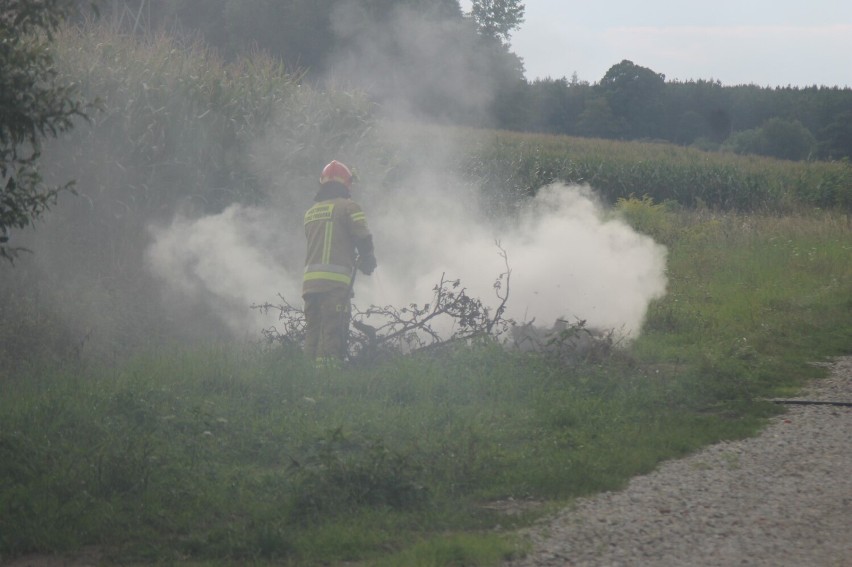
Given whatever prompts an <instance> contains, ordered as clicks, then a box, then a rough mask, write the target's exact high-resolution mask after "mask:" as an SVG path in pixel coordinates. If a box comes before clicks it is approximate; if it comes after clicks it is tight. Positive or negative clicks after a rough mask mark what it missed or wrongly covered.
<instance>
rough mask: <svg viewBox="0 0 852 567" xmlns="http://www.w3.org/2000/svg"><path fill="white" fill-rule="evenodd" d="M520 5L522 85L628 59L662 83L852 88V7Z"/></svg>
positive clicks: (720, 1) (742, 2) (826, 1)
mask: <svg viewBox="0 0 852 567" xmlns="http://www.w3.org/2000/svg"><path fill="white" fill-rule="evenodd" d="M524 3H525V5H526V17H525V22H524V24H523V25H522V27H521V29H520V30H518V31H516V32H515V33H514V35H513V36H512V50H513V51H514V52H515V53H517V54H518V55H519V56H521V57H522V58H523V59H524V66H525V68H526V76H527V79H529V80H533V79H535V78H538V77H548V76H549V77H552V78H559V77H563V76H565V77H568V78H570V77H571V75H572V74H573V73H575V72H576V73H577V76H578V78H579V79H580V80H583V81H588V82H590V83H595V82H598V81H600V79H601V78H602V77H603V76H604V74H605V73H606V71H607V69H609V68H610V67H611V66H613V65H615V64H617V63H619V62H620V61H622V60H623V59H629V60H630V61H633V63H635V64H637V65H641V66H642V67H648V68H650V69H652V70H654V71H655V72H657V73H663V74H664V75H665V76H666V79H667V80H674V79H679V80H690V79H715V80H719V81H721V82H722V84H723V85H737V84H756V85H760V86H787V85H793V86H810V85H814V84H816V85H828V86H840V87H845V86H848V87H852V0H810V1H808V0H706V1H704V2H691V1H689V0H645V1H643V2H639V1H637V0H599V1H598V2H589V1H588V0H526V1H525V2H524ZM470 4H471V3H470V1H469V0H461V5H462V9H464V10H465V11H469V10H470Z"/></svg>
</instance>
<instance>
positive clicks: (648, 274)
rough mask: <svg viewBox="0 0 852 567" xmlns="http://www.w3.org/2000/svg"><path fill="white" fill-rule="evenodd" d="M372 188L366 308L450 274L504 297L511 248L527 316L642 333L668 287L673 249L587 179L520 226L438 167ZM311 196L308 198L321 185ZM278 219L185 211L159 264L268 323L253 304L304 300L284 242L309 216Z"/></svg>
mask: <svg viewBox="0 0 852 567" xmlns="http://www.w3.org/2000/svg"><path fill="white" fill-rule="evenodd" d="M363 191H364V194H361V195H360V196H359V195H358V193H357V191H356V195H355V198H356V200H359V201H361V202H362V203H367V204H369V205H367V204H365V209H366V212H367V215H368V221H369V224H370V226H371V230H372V231H373V234H374V240H375V244H376V252H377V256H378V260H379V267H378V269H377V270H376V272H375V273H374V274H373V276H372V277H369V278H368V277H365V276H359V277H358V279H357V281H356V287H355V292H356V297H355V300H354V301H355V304H356V305H358V306H360V307H362V308H364V307H367V306H368V305H395V306H405V305H408V304H410V303H418V304H423V303H428V302H429V301H431V299H432V289H433V288H434V286H435V285H436V284H437V283H438V282H439V281H440V279H441V278H442V276H443V277H446V278H448V279H460V280H461V282H462V284H463V285H464V286H465V287H466V288H467V290H468V294H469V295H471V296H474V297H479V298H480V299H483V300H484V301H485V302H486V303H487V304H492V305H496V304H497V303H499V300H498V299H497V298H496V296H495V292H494V289H493V284H494V282H495V280H496V279H497V277H498V276H499V275H500V274H501V273H502V272H504V271H505V270H506V263H505V261H504V259H503V258H502V256H501V253H500V252H501V249H503V250H505V252H506V254H507V256H508V264H509V268H511V270H512V271H511V282H510V283H511V287H510V297H509V302H508V305H507V313H506V315H507V316H508V317H510V318H513V319H515V320H516V321H518V322H530V321H535V323H536V324H537V325H541V326H545V327H550V326H551V325H552V324H553V323H554V322H555V320H556V319H557V318H564V319H567V320H569V321H572V322H573V321H574V320H577V319H582V320H585V321H586V322H587V325H588V326H589V327H593V328H598V329H602V330H611V329H612V330H616V331H617V332H619V333H622V334H624V335H625V336H635V335H636V334H637V333H638V331H639V329H640V327H641V324H642V320H643V318H644V316H645V312H646V310H647V307H648V304H649V302H650V301H651V300H653V299H655V298H658V297H661V296H662V295H663V294H664V293H665V289H666V277H665V263H666V249H665V248H664V247H663V246H661V245H659V244H657V243H655V242H654V241H653V240H652V239H651V238H649V237H647V236H644V235H641V234H638V233H637V232H635V231H634V230H633V229H632V228H631V227H629V226H628V225H627V224H626V223H625V222H623V221H621V220H619V219H618V218H613V217H612V216H611V215H609V214H608V213H607V212H606V211H605V209H604V208H603V207H602V206H601V204H600V203H599V202H598V201H597V199H596V198H595V195H594V193H593V192H592V190H591V189H590V188H589V187H587V186H566V185H559V184H557V185H552V186H549V187H546V188H544V189H542V190H541V191H540V192H539V194H538V196H537V197H536V198H535V199H533V200H531V201H530V202H529V203H527V204H526V205H525V206H524V207H523V208H522V210H521V211H520V212H519V213H518V217H517V218H516V219H514V222H513V223H512V225H509V223H508V222H507V219H506V218H488V217H487V216H486V215H485V214H484V213H482V211H483V207H482V206H480V200H481V195H480V194H478V193H477V192H476V191H474V190H471V189H470V188H469V187H466V186H464V185H463V184H461V183H456V184H453V183H451V182H448V181H447V180H446V179H442V180H440V182H438V180H436V179H435V178H434V177H432V176H429V175H422V176H419V177H416V178H412V179H409V180H408V182H407V183H406V184H403V185H400V186H399V187H398V188H397V189H396V190H395V191H393V192H386V193H384V194H382V195H376V194H373V195H369V193H368V192H369V191H370V188H369V187H364V188H363ZM359 197H360V198H359ZM294 199H295V197H294ZM301 200H302V201H304V203H305V208H307V207H308V206H309V204H310V199H309V196H306V195H303V196H302V197H301ZM277 218H278V215H276V214H273V213H271V212H268V211H262V210H260V209H257V208H250V207H243V206H239V205H234V206H232V207H230V208H228V209H227V210H225V211H224V212H223V213H221V214H219V215H215V216H209V217H204V218H201V219H196V220H189V219H185V218H181V217H178V218H176V219H175V221H174V223H173V224H172V225H171V226H169V227H160V228H159V229H158V230H157V231H156V236H155V238H154V241H153V244H152V246H151V248H150V249H149V252H148V259H149V262H150V265H151V268H152V269H153V270H154V271H155V272H156V273H157V274H158V275H159V276H160V277H161V278H162V279H163V280H165V281H166V282H168V283H169V285H170V287H171V289H173V290H175V291H177V292H180V293H185V294H190V295H192V296H193V297H195V298H199V297H204V298H207V300H208V301H210V302H211V304H212V306H215V310H216V312H217V313H219V314H220V316H222V318H223V320H225V321H226V322H227V323H228V325H229V326H230V327H231V329H232V330H234V331H238V332H240V333H252V332H255V333H256V332H258V330H259V329H260V328H261V327H262V326H264V325H266V324H269V321H265V320H263V318H262V315H261V314H260V313H259V312H256V311H254V312H250V311H249V310H248V306H249V305H251V304H252V303H262V302H265V301H270V302H272V303H274V302H275V299H276V295H277V294H278V293H280V294H281V295H282V296H283V297H284V298H285V299H286V300H287V301H288V302H290V303H291V304H293V305H300V304H301V298H300V291H299V290H300V288H301V270H300V269H293V267H292V266H301V263H302V262H303V258H302V257H301V256H298V257H293V256H292V255H291V256H290V257H287V256H285V255H280V254H277V253H276V250H281V249H283V248H285V247H283V246H281V245H276V241H278V242H281V243H283V242H291V241H292V239H300V240H301V241H303V240H304V236H303V235H302V234H301V228H302V227H301V223H298V224H297V225H296V226H292V225H291V226H284V225H281V224H280V223H278V222H277V220H276V219H277ZM507 227H508V228H507ZM498 242H499V247H498V244H497V243H498ZM286 248H289V249H290V250H292V249H293V247H292V246H290V247H286ZM291 254H292V253H291ZM250 313H251V315H250Z"/></svg>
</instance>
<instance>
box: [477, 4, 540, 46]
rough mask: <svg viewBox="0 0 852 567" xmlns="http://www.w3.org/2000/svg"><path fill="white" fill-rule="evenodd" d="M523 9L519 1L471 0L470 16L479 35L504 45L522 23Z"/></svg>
mask: <svg viewBox="0 0 852 567" xmlns="http://www.w3.org/2000/svg"><path fill="white" fill-rule="evenodd" d="M525 9H526V8H525V6H524V5H523V4H522V3H521V2H520V0H473V7H472V8H471V11H470V15H471V17H472V18H473V21H474V22H476V27H477V28H478V29H479V33H481V34H482V35H484V36H486V37H490V38H494V39H496V40H497V41H499V42H500V43H502V44H504V45H505V44H508V43H509V37H510V36H511V35H512V32H513V31H514V30H516V29H518V27H520V25H521V24H522V23H524V10H525Z"/></svg>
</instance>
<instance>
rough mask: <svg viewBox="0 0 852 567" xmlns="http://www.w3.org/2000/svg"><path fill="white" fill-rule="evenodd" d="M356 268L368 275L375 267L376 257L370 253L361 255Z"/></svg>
mask: <svg viewBox="0 0 852 567" xmlns="http://www.w3.org/2000/svg"><path fill="white" fill-rule="evenodd" d="M358 269H359V270H361V272H363V273H365V274H367V275H368V276H369V275H370V274H372V273H373V271H374V270H375V269H376V257H375V256H373V255H372V254H370V255H369V256H361V258H360V259H359V260H358Z"/></svg>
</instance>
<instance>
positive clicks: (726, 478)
mask: <svg viewBox="0 0 852 567" xmlns="http://www.w3.org/2000/svg"><path fill="white" fill-rule="evenodd" d="M831 367H832V372H831V376H830V377H829V378H826V379H824V380H820V381H819V382H816V383H813V384H812V385H811V386H810V387H809V388H808V389H807V390H806V391H804V392H802V393H801V394H800V395H799V396H797V399H810V400H822V401H843V402H852V357H845V358H841V359H837V360H836V361H835V362H834V363H833V364H832V365H831ZM787 407H788V411H787V412H786V413H785V414H784V415H781V416H778V417H776V418H773V419H772V421H771V423H770V425H769V426H768V427H766V428H765V429H764V430H763V431H762V433H761V434H760V435H758V436H757V437H752V438H749V439H744V440H741V441H734V442H729V443H720V444H718V445H713V446H711V447H708V448H706V449H704V450H702V451H701V452H699V453H696V454H694V455H691V456H689V457H687V458H684V459H680V460H677V461H670V462H667V463H665V464H663V465H662V466H660V467H659V468H658V469H657V470H655V471H654V472H652V473H650V474H648V475H645V476H641V477H637V478H634V479H633V480H631V481H630V483H629V485H628V486H627V488H625V489H624V490H622V491H619V492H608V493H604V494H600V495H597V496H595V497H591V498H586V499H581V500H578V501H577V502H576V503H575V504H574V505H573V506H571V507H570V508H567V509H564V510H562V511H561V512H559V513H557V514H556V515H555V516H552V517H550V518H548V519H546V520H543V521H541V522H539V523H538V524H536V525H535V526H533V527H532V528H528V529H526V530H524V531H523V532H521V533H522V534H523V535H524V536H526V537H528V538H529V540H530V541H531V543H532V550H531V552H530V553H529V554H528V555H527V556H526V557H524V558H522V559H518V560H514V561H512V562H509V563H507V564H506V565H507V567H508V566H512V567H521V566H523V567H527V566H534V565H535V566H560V567H562V566H574V567H577V566H596V567H598V566H642V567H645V566H649V567H652V566H672V567H684V566H720V567H721V566H724V567H729V566H733V565H749V566H761V567H763V566H766V567H787V566H789V567H818V566H838V567H839V566H844V567H849V566H852V407H842V406H830V405H810V406H799V405H791V406H787Z"/></svg>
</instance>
